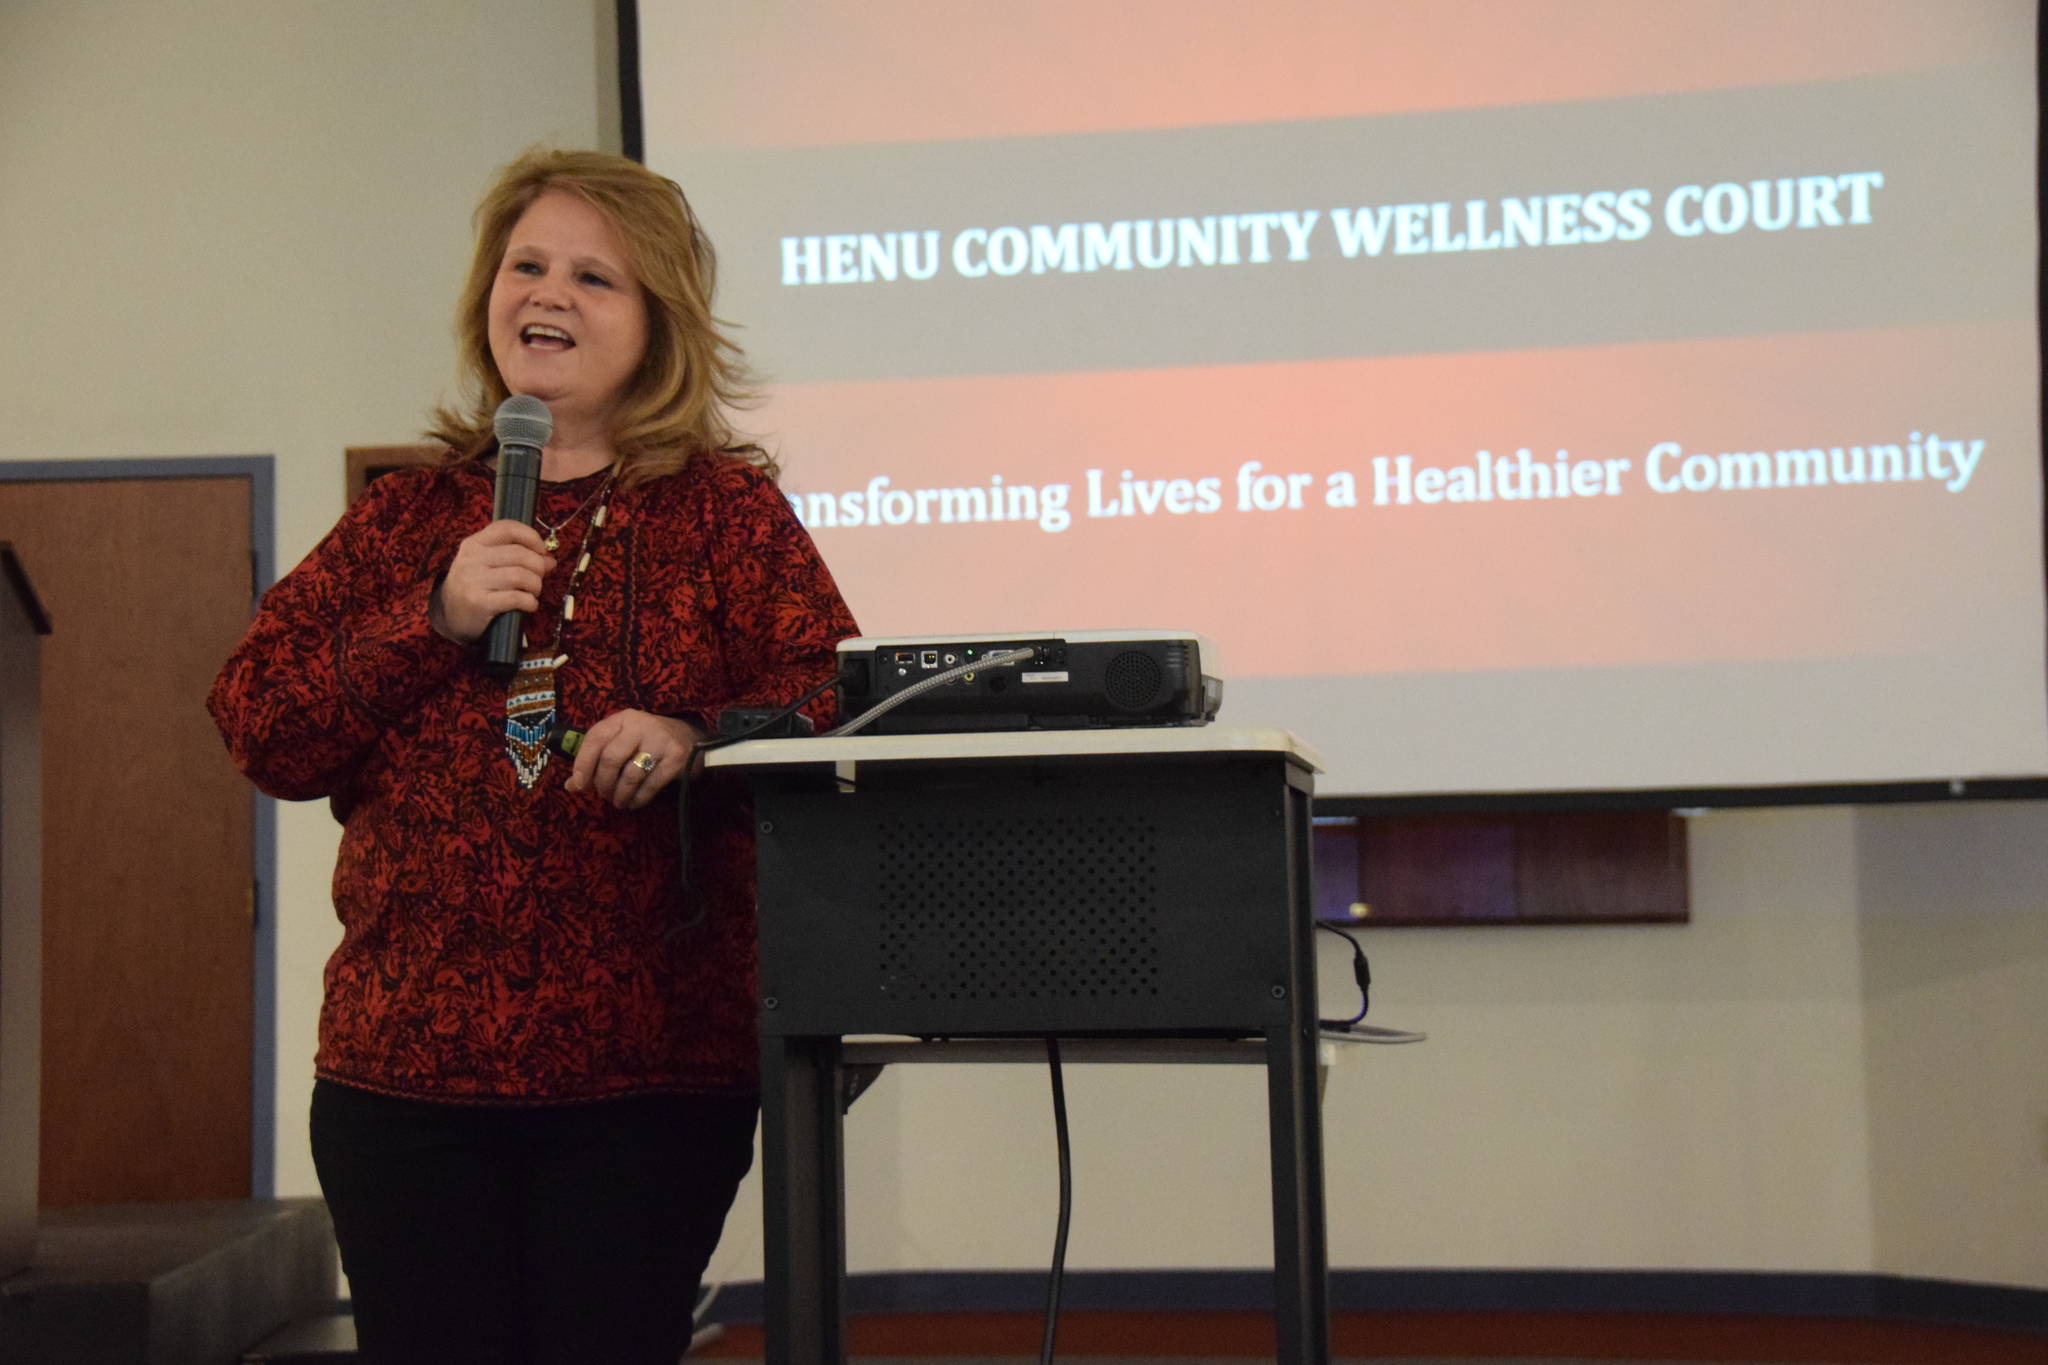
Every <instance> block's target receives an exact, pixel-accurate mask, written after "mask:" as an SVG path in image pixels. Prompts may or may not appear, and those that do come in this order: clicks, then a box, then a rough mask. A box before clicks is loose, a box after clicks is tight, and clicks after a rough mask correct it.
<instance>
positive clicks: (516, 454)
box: [484, 393, 555, 677]
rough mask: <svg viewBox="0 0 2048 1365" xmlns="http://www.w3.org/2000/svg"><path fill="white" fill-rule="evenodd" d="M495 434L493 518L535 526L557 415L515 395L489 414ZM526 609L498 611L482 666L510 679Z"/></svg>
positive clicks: (487, 634) (489, 630) (488, 632)
mask: <svg viewBox="0 0 2048 1365" xmlns="http://www.w3.org/2000/svg"><path fill="white" fill-rule="evenodd" d="M491 430H492V431H493V432H494V433H495V434H496V435H497V438H498V483H497V487H496V489H495V490H494V491H493V493H492V495H491V520H492V521H523V522H525V523H527V524H528V525H532V524H533V500H534V496H535V494H536V493H537V492H538V491H539V489H540V451H541V447H542V446H544V445H546V444H547V443H548V438H549V437H551V436H553V435H554V434H555V419H554V417H553V416H552V415H551V414H550V413H549V412H548V405H547V404H545V403H543V402H541V401H540V400H539V399H538V398H529V397H528V396H526V395H525V394H523V393H515V394H513V395H512V396H511V397H510V398H507V399H506V400H505V401H504V402H502V403H500V404H498V411H497V414H496V415H495V416H493V417H492V418H491ZM525 629H526V613H525V612H523V611H501V612H499V613H498V614H497V615H496V616H494V617H492V618H491V624H490V625H489V627H488V628H486V629H485V631H484V669H485V671H487V672H490V673H495V674H499V675H500V676H504V677H510V676H511V675H512V674H513V673H514V672H516V671H517V670H518V668H519V645H520V635H521V633H522V632H523V631H524V630H525Z"/></svg>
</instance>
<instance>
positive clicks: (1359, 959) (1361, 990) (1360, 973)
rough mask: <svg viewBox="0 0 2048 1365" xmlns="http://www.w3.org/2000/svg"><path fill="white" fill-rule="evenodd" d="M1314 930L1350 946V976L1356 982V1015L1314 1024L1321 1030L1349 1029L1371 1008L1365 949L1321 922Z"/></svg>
mask: <svg viewBox="0 0 2048 1365" xmlns="http://www.w3.org/2000/svg"><path fill="white" fill-rule="evenodd" d="M1316 928H1318V929H1323V930H1327V931H1328V932H1330V933H1333V934H1335V935H1336V936H1337V937H1338V938H1341V939H1343V940H1344V941H1345V942H1346V943H1348V944H1350V945H1351V975H1352V978H1353V979H1354V980H1356V981H1357V982H1358V1013H1356V1014H1354V1015H1352V1016H1351V1017H1350V1018H1349V1019H1318V1020H1316V1024H1317V1025H1318V1026H1319V1027H1322V1028H1350V1027H1351V1026H1352V1025H1353V1024H1355V1023H1357V1022H1358V1021H1359V1020H1361V1019H1363V1018H1365V1013H1366V1011H1367V1010H1369V1009H1371V1008H1372V964H1371V963H1370V962H1367V961H1366V960H1365V949H1363V948H1361V947H1359V946H1358V940H1357V939H1355V938H1353V937H1351V935H1350V934H1348V933H1346V932H1344V931H1343V930H1342V929H1339V928H1337V927H1336V926H1335V925H1333V924H1324V923H1323V922H1322V921H1321V920H1317V921H1316Z"/></svg>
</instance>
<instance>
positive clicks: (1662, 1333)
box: [692, 1313, 2048, 1365]
mask: <svg viewBox="0 0 2048 1365" xmlns="http://www.w3.org/2000/svg"><path fill="white" fill-rule="evenodd" d="M1042 1330H1043V1328H1042V1324H1041V1323H1040V1322H1039V1320H1038V1319H1037V1318H1036V1317H1035V1316H1033V1315H1028V1314H1002V1313H983V1314H967V1313H962V1314H928V1315H918V1314H903V1315H896V1316H892V1317H887V1318H873V1319H855V1320H854V1321H853V1322H852V1323H851V1324H850V1325H849V1328H848V1333H847V1336H848V1346H849V1355H850V1358H851V1359H852V1360H853V1361H854V1362H855V1363H856V1365H913V1363H914V1365H929V1362H930V1361H932V1360H934V1359H949V1360H967V1361H973V1362H975V1365H1011V1362H1021V1363H1022V1365H1031V1362H1035V1361H1036V1360H1037V1359H1038V1343H1039V1338H1040V1335H1041V1333H1042ZM1272 1342H1273V1336H1272V1323H1271V1320H1270V1319H1268V1318H1266V1317H1264V1316H1263V1315H1259V1314H1249V1313H1181V1314H1171V1315H1169V1314H1134V1313H1073V1314H1069V1315H1067V1316H1066V1317H1065V1318H1063V1319H1062V1321H1061V1324H1060V1332H1059V1338H1058V1358H1059V1359H1060V1360H1062V1361H1065V1362H1069V1365H1091V1363H1100V1362H1108V1361H1117V1362H1122V1363H1123V1365H1223V1363H1224V1362H1237V1361H1251V1360H1271V1359H1273V1344H1272ZM1330 1345H1331V1359H1332V1361H1333V1362H1334V1365H1368V1362H1370V1365H1480V1363H1481V1362H1484V1365H1679V1363H1680V1362H1683V1365H2048V1336H2043V1335H2041V1334H2038V1333H2026V1332H1996V1331H1988V1330H1984V1329H1979V1328H1961V1327H1946V1326H1940V1325H1934V1324H1923V1323H1910V1322H1880V1321H1869V1320H1864V1319H1835V1318H1782V1317H1778V1318H1761V1317H1757V1318H1745V1317H1678V1316H1673V1315H1662V1314H1625V1313H1614V1314H1541V1313H1465V1314H1435V1313H1386V1314H1365V1313H1348V1314H1338V1315H1337V1316H1336V1317H1335V1318H1333V1320H1332V1322H1331V1334H1330ZM692 1359H703V1360H759V1359H761V1335H760V1328H759V1327H757V1326H753V1325H750V1324H742V1325H734V1326H732V1327H730V1328H728V1329H726V1330H725V1331H723V1332H722V1333H721V1334H720V1335H719V1336H718V1338H717V1339H716V1340H713V1341H710V1342H707V1343H705V1344H704V1345H703V1346H702V1347H701V1348H700V1349H699V1350H698V1351H697V1352H696V1353H695V1354H694V1355H693V1356H692Z"/></svg>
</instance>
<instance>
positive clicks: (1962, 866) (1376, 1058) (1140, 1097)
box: [0, 0, 2048, 1287]
mask: <svg viewBox="0 0 2048 1365" xmlns="http://www.w3.org/2000/svg"><path fill="white" fill-rule="evenodd" d="M610 8H611V6H610V4H609V3H608V0H578V2H577V3H560V2H559V0H552V2H551V0H520V2H517V3H515V2H514V0H500V2H499V3H485V2H484V0H471V2H470V3H456V2H455V0H347V3H339V2H336V3H325V4H316V3H311V0H305V2H303V3H301V2H300V0H208V2H207V3H186V4H165V3H149V2H146V0H125V2H123V3H115V2H114V0H95V2H94V3H90V4H79V3H75V2H74V0H7V3H6V4H5V5H4V6H0V262H4V263H5V269H6V278H7V279H8V281H9V283H10V285H11V286H12V288H11V289H10V290H9V292H8V300H7V306H6V313H5V316H6V325H5V326H4V327H0V375H4V376H5V377H6V385H5V406H6V410H7V421H6V422H5V423H4V424H0V459H50V458H104V457H112V456H124V455H200V454H272V455H274V456H276V458H277V463H278V500H279V501H278V528H279V552H280V556H281V559H282V560H283V562H285V563H290V562H292V561H294V560H295V559H296V558H297V557H298V556H299V555H300V554H302V553H303V552H304V551H305V549H306V548H307V547H308V546H309V545H310V544H311V543H312V541H313V539H314V538H315V537H317V536H318V535H319V534H320V532H321V531H323V530H324V529H325V528H326V526H327V525H328V524H329V523H331V522H332V520H333V519H334V517H335V516H336V515H337V514H338V513H339V511H340V509H341V451H342V448H343V447H344V446H347V445H350V444H358V443H372V442H387V441H402V440H405V439H408V438H409V437H411V435H412V434H413V433H415V432H416V431H417V430H418V428H419V426H420V424H421V421H422V418H423V414H424V412H425V410H426V409H427V408H428V407H429V406H430V405H431V404H432V403H433V402H434V401H435V400H436V399H437V398H438V397H440V396H441V395H442V393H443V392H444V387H445V385H446V384H447V383H448V377H449V373H450V366H449V358H448V357H449V320H448V312H449V306H450V302H451V299H452V296H453V292H454V289H455V287H456V283H457V280H458V278H459V275H460V273H461V269H462V263H463V255H464V251H465V234H466V227H467V218H468V213H469V210H470V207H471V205H472V203H473V200H474V198H475V196H476V194H477V193H478V191H479V190H480V188H481V186H482V184H483V182H484V179H485V177H486V176H487V174H488V172H489V170H490V169H491V168H492V167H493V166H495V165H497V164H499V163H501V162H503V161H504V160H506V159H507V158H509V157H510V156H511V155H513V154H514V153H515V152H517V151H518V150H519V149H520V148H521V147H523V146H525V145H527V144H529V143H532V142H535V141H542V140H548V141H556V142H560V143H564V144H590V143H592V142H593V141H597V140H601V139H604V138H606V137H609V136H614V135H615V134H614V133H613V132H612V131H611V130H614V129H615V128H616V118H615V115H614V114H613V113H612V111H610V110H609V109H607V107H606V101H607V99H608V98H609V95H610V92H611V68H610V62H611V54H610V47H609V44H610V36H609V32H608V15H609V12H610ZM1307 738H1309V739H1310V740H1313V739H1314V736H1313V735H1309V736H1307ZM279 823H280V849H279V852H280V858H281V865H282V867H281V878H280V888H279V902H280V910H281V921H280V928H279V952H278V962H277V975H278V982H279V1002H280V1003H279V1016H278V1021H277V1055H278V1086H277V1090H278V1116H277V1148H278V1150H277V1172H278V1188H279V1192H280V1193H281V1194H301V1193H308V1192H311V1191H312V1190H313V1189H314V1181H313V1174H312V1170H311V1165H310V1162H309V1161H308V1159H307V1158H306V1156H305V1122H304V1113H305V1104H306V1097H307V1093H308V1090H309V1088H310V1058H311V1054H312V1048H313V1022H314V1015H315V1011H316V1008H317V999H318V982H319V969H320V964H321V962H322V960H323V958H324V957H325V955H326V953H327V951H328V949H329V947H330V946H331V944H332V943H333V941H334V938H335V931H334V926H333V922H332V916H331V912H330V911H329V909H328V907H327V878H328V873H329V870H330V867H331V862H332V856H333V850H334V843H335V838H334V828H333V826H332V824H331V822H330V821H329V819H328V817H327V814H326V812H325V810H324V808H323V807H321V806H319V805H317V804H315V805H302V806H292V807H286V808H284V809H282V811H281V812H280V822H279ZM1693 836H1694V907H1695V920H1694V923H1692V924H1691V925H1689V926H1684V927H1657V928H1615V929H1549V930H1527V931H1523V930H1449V931H1399V932H1385V933H1378V934H1374V935H1372V936H1371V937H1370V938H1369V939H1368V943H1369V945H1370V948H1371V951H1372V954H1373V963H1374V969H1375V972H1376V974H1377V976H1378V980H1379V982H1380V985H1379V987H1378V990H1377V991H1376V1009H1375V1017H1376V1018H1383V1019H1385V1020H1387V1021H1389V1022H1395V1023H1400V1024H1405V1025H1409V1026H1411V1027H1415V1028H1421V1029H1426V1030H1428V1031H1429V1032H1430V1033H1431V1034H1432V1039H1431V1041H1430V1042H1429V1043H1427V1044H1425V1045H1423V1046H1421V1047H1414V1048H1407V1049H1378V1050H1369V1051H1365V1052H1363V1054H1362V1055H1356V1056H1350V1057H1347V1058H1346V1060H1345V1061H1344V1062H1343V1064H1342V1065H1341V1067H1340V1068H1339V1070H1338V1071H1337V1072H1336V1073H1335V1075H1334V1076H1333V1078H1332V1080H1331V1086H1330V1094H1329V1100H1328V1107H1327V1109H1326V1123H1327V1131H1328V1136H1329V1146H1330V1150H1331V1158H1332V1159H1331V1174H1330V1218H1329V1223H1330V1246H1331V1259H1332V1262H1333V1263H1334V1264H1336V1265H1340V1266H1566V1267H1595V1266H1613V1267H1677V1268H1707V1267H1712V1268H1738V1269H1811V1270H1850V1271H1855V1270H1870V1269H1878V1270H1885V1271H1892V1272H1897V1273H1903V1274H1924V1275H1944V1276H1953V1277H1957V1278H1974V1279H1988V1280H1995V1281H2000V1282H2006V1283H2016V1284H2031V1285H2036V1286H2042V1287H2048V1260H2044V1252H2043V1249H2042V1240H2043V1239H2040V1238H2039V1237H2038V1234H2037V1229H2038V1228H2039V1227H2041V1226H2048V1204H2044V1200H2048V1195H2044V1193H2043V1181H2044V1178H2048V1176H2044V1172H2048V1164H2044V1163H2048V1097H2044V1093H2043V1081H2042V1076H2043V1074H2044V1068H2043V1067H2042V1065H2041V1064H2040V1062H2039V1059H2038V1054H2039V1051H2040V1049H2039V1046H2038V1044H2039V1042H2040V1041H2041V1040H2042V1039H2043V1037H2044V1035H2048V1016H2044V1009H2048V1006H2044V1004H2043V1001H2044V1000H2048V980H2044V976H2048V946H2044V936H2048V906H2044V905H2043V893H2042V890H2041V888H2042V886H2043V885H2044V881H2043V877H2042V873H2043V871H2044V870H2048V869H2044V864H2043V857H2044V855H2043V853H2042V850H2043V849H2044V848H2048V809H2044V808H2042V807H2040V806H2034V805H2028V806H2012V807H1999V808H1985V807H1977V808H1971V809H1969V810H1957V811H1949V810H1939V811H1918V810H1899V811H1879V812H1864V813H1856V812H1851V811H1847V810H1807V811H1783V812H1757V813H1731V814H1717V815H1710V816H1706V817H1703V818H1701V819H1699V820H1697V821H1695V823H1694V825H1693ZM1326 963H1327V965H1328V967H1329V970H1328V971H1327V972H1326V980H1328V981H1330V982H1331V983H1332V984H1331V1005H1330V1007H1331V1008H1332V1009H1335V1008H1337V1007H1338V1005H1339V1003H1340V1002H1341V998H1342V996H1343V991H1342V990H1340V989H1338V984H1339V983H1343V982H1346V981H1348V972H1346V971H1345V970H1344V969H1343V967H1342V962H1341V959H1340V958H1336V957H1331V958H1328V959H1326ZM1070 1101H1071V1109H1072V1117H1073V1126H1074V1138H1075V1143H1076V1157H1075V1172H1076V1179H1077V1181H1078V1184H1079V1198H1078V1202H1077V1206H1076V1211H1075V1225H1074V1235H1073V1244H1072V1249H1071V1263H1072V1264H1073V1265H1075V1266H1076V1267H1099V1266H1239V1265H1260V1264H1263V1263H1265V1261H1266V1259H1267V1258H1268V1256H1269V1255H1270V1245H1269V1242H1268V1233H1267V1221H1266V1220H1267V1213H1266V1203H1265V1126H1264V1123H1265V1121H1264V1110H1263V1099H1262V1096H1261V1092H1260V1088H1259V1080H1258V1077H1257V1075H1256V1073H1254V1072H1251V1071H1242V1072H1239V1071H1228V1072H1218V1071H1214V1070H1195V1069H1187V1070H1177V1069H1164V1068H1160V1069H1133V1068H1105V1069H1100V1070H1082V1069H1078V1068H1077V1069H1076V1070H1075V1071H1074V1073H1073V1074H1072V1076H1071V1084H1070ZM1050 1133H1051V1126H1050V1118H1049V1112H1048V1103H1047V1099H1046V1093H1045V1081H1044V1077H1043V1075H1042V1074H1040V1073H1039V1072H1037V1071H1035V1070H1030V1069H1025V1068H1018V1069H1016V1070H1014V1071H1011V1070H997V1069H994V1068H987V1069H981V1070H976V1069H964V1068H932V1069H927V1070H925V1071H923V1072H921V1073H918V1074H914V1075H913V1074H900V1075H891V1076H888V1077H886V1078H885V1079H884V1080H883V1081H882V1083H881V1084H880V1085H879V1086H877V1087H876V1089H875V1090H874V1091H872V1092H871V1093H870V1094H869V1095H868V1096H867V1097H866V1098H864V1099H863V1100H862V1101H861V1103H860V1106H859V1108H857V1109H856V1110H855V1112H854V1115H853V1123H852V1126H851V1130H850V1148H851V1156H850V1162H849V1174H850V1179H851V1183H852V1186H853V1190H854V1194H853V1200H852V1208H851V1215H850V1217H851V1256H852V1263H853V1265H854V1267H855V1268H856V1269H894V1268H940V1269H951V1268H985V1267H1035V1266H1039V1265H1042V1264H1043V1263H1044V1261H1045V1258H1046V1256H1047V1254H1048V1252H1049V1248H1050V1245H1051V1237H1052V1218H1053V1207H1054V1206H1053V1163H1052V1152H1051V1136H1050ZM757 1216H758V1202H757V1195H756V1193H755V1192H754V1190H753V1188H752V1187H751V1186H750V1188H749V1192H748V1193H747V1194H746V1196H744V1198H743V1201H742V1205H741V1208H740V1210H739V1211H738V1212H737V1213H736V1214H735V1218H734V1221H733V1224H732V1236H731V1237H730V1238H729V1239H728V1246H727V1247H726V1248H725V1249H724V1250H722V1252H721V1254H720V1258H719V1262H718V1265H719V1267H720V1268H721V1269H723V1270H724V1271H726V1272H727V1273H730V1274H733V1275H736V1276H738V1277H742V1278H746V1277H751V1276H753V1275H755V1274H757V1273H758V1267H759V1234H758V1223H757V1221H756V1219H757Z"/></svg>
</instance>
